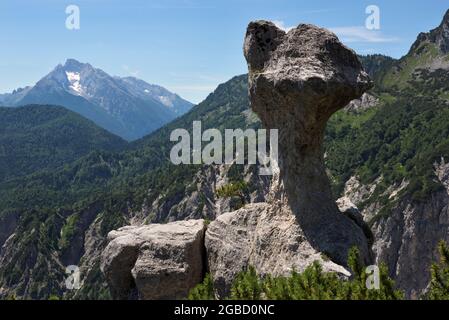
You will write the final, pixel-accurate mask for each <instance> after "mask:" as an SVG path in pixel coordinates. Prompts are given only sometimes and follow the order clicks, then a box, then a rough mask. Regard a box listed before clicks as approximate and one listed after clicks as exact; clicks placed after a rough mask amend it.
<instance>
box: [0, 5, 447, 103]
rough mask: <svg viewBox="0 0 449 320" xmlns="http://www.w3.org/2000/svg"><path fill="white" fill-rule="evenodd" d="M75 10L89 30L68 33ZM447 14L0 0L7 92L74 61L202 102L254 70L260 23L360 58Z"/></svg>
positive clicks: (439, 9)
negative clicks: (327, 31) (308, 26)
mask: <svg viewBox="0 0 449 320" xmlns="http://www.w3.org/2000/svg"><path fill="white" fill-rule="evenodd" d="M70 4H74V5H78V6H79V8H80V22H81V28H80V30H68V29H66V27H65V20H66V17H67V15H66V13H65V9H66V7H67V6H68V5H70ZM368 5H377V6H378V7H379V8H380V27H381V29H380V30H379V31H368V30H367V29H365V28H364V25H365V20H366V18H367V14H366V13H365V8H366V7H367V6H368ZM448 8H449V3H447V1H442V0H426V1H416V0H409V1H403V0H397V1H391V0H388V1H384V0H372V1H363V0H357V1H356V0H344V1H335V0H333V1H331V0H314V1H301V0H271V1H268V0H226V1H225V0H223V1H221V0H127V1H123V0H122V1H119V0H71V1H64V0H28V1H26V0H1V1H0V43H1V50H0V93H3V92H8V91H11V90H13V89H14V88H17V87H22V86H25V85H32V84H34V83H35V82H36V81H37V80H39V79H40V78H41V77H42V76H43V75H45V74H47V73H48V72H49V71H50V70H51V69H53V68H54V67H55V66H56V65H57V64H58V63H63V62H64V61H65V60H66V59H67V58H75V59H78V60H80V61H82V62H89V63H91V64H92V65H94V66H95V67H98V68H101V69H103V70H104V71H106V72H108V73H109V74H112V75H119V76H127V75H134V76H137V77H139V78H141V79H143V80H145V81H147V82H150V83H156V84H160V85H163V86H165V87H166V88H168V89H170V90H172V91H174V92H176V93H179V94H180V95H181V96H182V97H184V98H186V99H188V100H190V101H192V102H195V103H197V102H200V101H201V100H203V99H204V98H205V97H206V96H207V94H208V93H210V92H211V91H213V90H214V88H215V87H216V86H217V85H218V84H219V83H222V82H224V81H227V80H228V79H229V78H231V77H232V76H234V75H237V74H242V73H245V72H246V63H245V61H244V58H243V54H242V42H243V36H244V33H245V29H246V26H247V24H248V22H249V21H251V20H255V19H268V20H274V21H277V23H278V24H280V25H284V26H285V27H290V26H294V25H297V24H298V23H302V22H307V23H314V24H317V25H319V26H323V27H327V28H332V29H333V30H334V31H336V32H337V34H338V35H339V36H340V38H341V39H342V40H343V41H344V42H345V43H346V44H347V45H348V46H350V47H351V48H353V49H355V50H356V51H357V52H358V53H361V54H369V53H383V54H387V55H391V56H393V57H401V56H402V55H404V54H405V53H406V52H407V51H408V49H409V47H410V45H411V44H412V43H413V41H414V40H415V39H416V36H417V35H418V33H419V32H421V31H428V30H430V29H431V28H434V27H436V26H437V25H438V24H439V23H440V22H441V19H442V17H443V15H444V13H445V11H446V10H447V9H448Z"/></svg>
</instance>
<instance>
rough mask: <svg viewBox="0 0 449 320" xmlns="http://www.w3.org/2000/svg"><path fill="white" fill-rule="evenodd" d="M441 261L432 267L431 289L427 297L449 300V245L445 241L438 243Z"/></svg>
mask: <svg viewBox="0 0 449 320" xmlns="http://www.w3.org/2000/svg"><path fill="white" fill-rule="evenodd" d="M438 250H439V252H440V261H439V262H438V263H434V264H433V265H432V267H431V270H430V272H431V281H430V289H429V292H428V293H427V295H426V296H425V298H427V299H430V300H449V247H448V246H447V244H446V243H444V242H443V241H442V242H440V244H439V245H438Z"/></svg>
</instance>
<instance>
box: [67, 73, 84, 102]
mask: <svg viewBox="0 0 449 320" xmlns="http://www.w3.org/2000/svg"><path fill="white" fill-rule="evenodd" d="M65 74H66V75H67V80H68V81H69V82H70V86H69V88H70V89H71V90H73V91H74V92H75V93H76V94H78V95H80V96H81V95H82V94H83V88H82V86H81V83H80V80H81V76H80V74H79V72H69V71H66V72H65Z"/></svg>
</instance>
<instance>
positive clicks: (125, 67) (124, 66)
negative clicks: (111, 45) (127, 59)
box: [122, 64, 140, 77]
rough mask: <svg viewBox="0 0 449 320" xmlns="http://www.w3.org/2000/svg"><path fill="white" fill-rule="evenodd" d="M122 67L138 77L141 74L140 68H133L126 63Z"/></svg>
mask: <svg viewBox="0 0 449 320" xmlns="http://www.w3.org/2000/svg"><path fill="white" fill-rule="evenodd" d="M122 69H123V70H125V71H126V72H127V73H128V74H129V75H131V76H133V77H137V76H138V75H139V74H140V70H131V69H130V68H129V66H127V65H126V64H125V65H123V66H122Z"/></svg>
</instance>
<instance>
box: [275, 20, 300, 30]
mask: <svg viewBox="0 0 449 320" xmlns="http://www.w3.org/2000/svg"><path fill="white" fill-rule="evenodd" d="M273 23H274V24H275V26H276V27H278V28H279V29H281V30H284V31H285V32H289V31H290V30H292V29H294V28H295V27H294V26H286V25H285V22H284V21H282V20H274V21H273Z"/></svg>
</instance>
